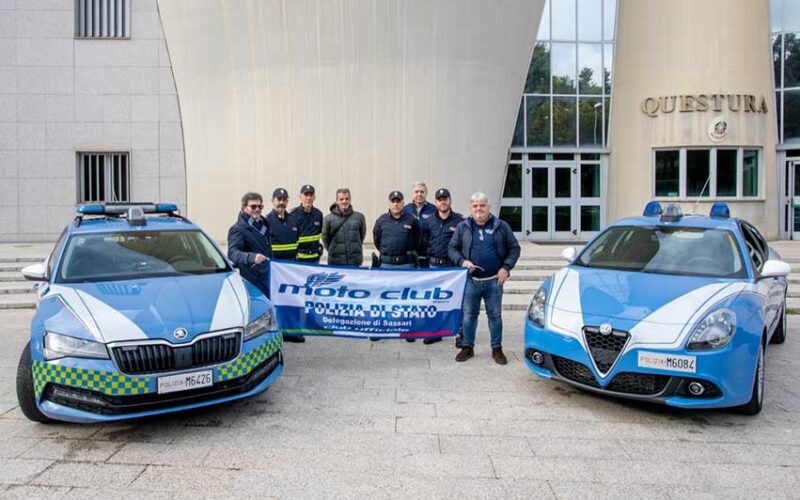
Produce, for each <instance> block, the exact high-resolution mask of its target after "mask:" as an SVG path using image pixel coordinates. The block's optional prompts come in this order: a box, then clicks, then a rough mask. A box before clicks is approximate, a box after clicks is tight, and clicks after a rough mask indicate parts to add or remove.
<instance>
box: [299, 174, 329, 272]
mask: <svg viewBox="0 0 800 500" xmlns="http://www.w3.org/2000/svg"><path fill="white" fill-rule="evenodd" d="M316 197H317V195H316V191H315V190H314V186H312V185H311V184H306V185H304V186H303V187H301V188H300V204H299V205H298V206H296V207H295V208H293V209H292V215H293V216H294V218H295V220H296V221H297V227H298V229H299V232H298V239H297V260H298V261H299V262H308V263H312V264H316V263H318V262H319V258H320V257H322V245H321V244H320V242H319V241H320V234H321V233H322V212H320V210H319V209H318V208H317V207H315V206H314V200H315V199H316Z"/></svg>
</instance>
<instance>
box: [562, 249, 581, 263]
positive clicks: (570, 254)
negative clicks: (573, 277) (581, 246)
mask: <svg viewBox="0 0 800 500" xmlns="http://www.w3.org/2000/svg"><path fill="white" fill-rule="evenodd" d="M577 254H578V251H577V250H575V247H567V248H565V249H564V250H561V256H562V257H563V258H564V260H566V261H567V262H572V261H573V260H575V255H577Z"/></svg>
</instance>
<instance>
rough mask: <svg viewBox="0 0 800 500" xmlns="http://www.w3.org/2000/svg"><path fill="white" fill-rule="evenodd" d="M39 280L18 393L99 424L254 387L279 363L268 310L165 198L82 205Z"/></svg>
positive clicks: (30, 273) (60, 416) (29, 402)
mask: <svg viewBox="0 0 800 500" xmlns="http://www.w3.org/2000/svg"><path fill="white" fill-rule="evenodd" d="M22 273H23V275H24V276H25V277H26V278H27V279H30V280H34V281H40V282H41V284H40V285H39V286H38V290H37V294H38V306H37V310H36V313H35V315H34V317H33V320H32V321H31V334H30V342H29V343H28V345H27V346H26V347H25V349H24V351H23V353H22V356H21V358H20V362H19V367H18V370H17V398H18V400H19V405H20V408H21V410H22V412H23V414H24V415H25V416H26V417H27V418H29V419H31V420H34V421H38V422H48V421H51V420H64V421H70V422H103V421H112V420H120V419H129V418H136V417H144V416H151V415H158V414H162V413H167V412H174V411H178V410H185V409H189V408H196V407H201V406H206V405H211V404H216V403H221V402H224V401H231V400H234V399H239V398H245V397H248V396H253V395H256V394H259V393H260V392H262V391H264V390H265V389H266V388H267V387H268V386H269V385H270V384H272V383H273V382H274V381H275V379H276V378H277V377H278V376H279V375H280V374H281V372H282V370H283V354H282V349H283V338H282V336H281V333H280V332H279V331H278V328H277V325H276V322H275V317H274V308H273V306H272V304H271V303H270V301H269V300H268V299H267V298H266V297H265V296H264V295H263V294H262V293H261V292H260V291H259V290H258V289H257V288H256V287H254V286H253V285H251V284H249V283H247V282H246V281H245V280H243V279H242V278H241V277H240V276H239V273H238V271H236V270H235V269H233V267H232V266H231V264H230V263H229V262H228V260H227V259H226V258H225V256H224V254H223V253H222V252H221V251H220V249H219V248H217V246H216V245H215V244H214V243H213V242H212V241H211V239H210V238H209V237H208V236H207V235H206V234H205V233H204V232H203V231H202V230H201V229H200V228H199V227H198V226H196V225H195V224H192V223H191V222H190V221H188V220H187V219H185V218H183V217H181V216H180V215H178V214H177V207H176V206H175V205H172V204H152V203H150V204H98V205H82V206H80V207H79V208H78V215H77V217H76V218H75V220H74V222H72V223H71V224H69V225H68V226H67V227H66V228H65V229H64V232H63V233H62V234H61V237H60V238H59V240H58V242H57V243H56V245H55V248H54V250H53V252H52V254H51V255H50V257H49V258H48V259H47V260H46V261H45V262H44V263H42V264H35V265H32V266H29V267H26V268H25V269H23V271H22Z"/></svg>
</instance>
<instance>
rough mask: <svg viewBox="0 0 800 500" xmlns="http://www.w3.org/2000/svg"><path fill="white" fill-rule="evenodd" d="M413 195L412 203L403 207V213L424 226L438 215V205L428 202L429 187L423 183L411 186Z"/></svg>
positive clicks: (418, 182)
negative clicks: (424, 222)
mask: <svg viewBox="0 0 800 500" xmlns="http://www.w3.org/2000/svg"><path fill="white" fill-rule="evenodd" d="M411 193H412V198H411V203H409V204H407V205H406V206H405V207H403V211H404V212H405V213H407V214H408V215H410V216H411V217H413V218H415V219H417V220H418V221H419V222H420V224H422V221H424V220H426V219H429V218H430V217H432V216H433V214H435V213H436V205H434V204H433V203H431V202H429V201H428V186H427V185H426V184H425V183H424V182H422V181H417V182H415V183H414V185H413V186H411Z"/></svg>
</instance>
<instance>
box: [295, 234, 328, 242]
mask: <svg viewBox="0 0 800 500" xmlns="http://www.w3.org/2000/svg"><path fill="white" fill-rule="evenodd" d="M321 236H322V235H321V234H311V235H308V236H301V237H300V238H299V239H298V240H297V242H298V243H315V242H317V241H319V240H320V237H321Z"/></svg>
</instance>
